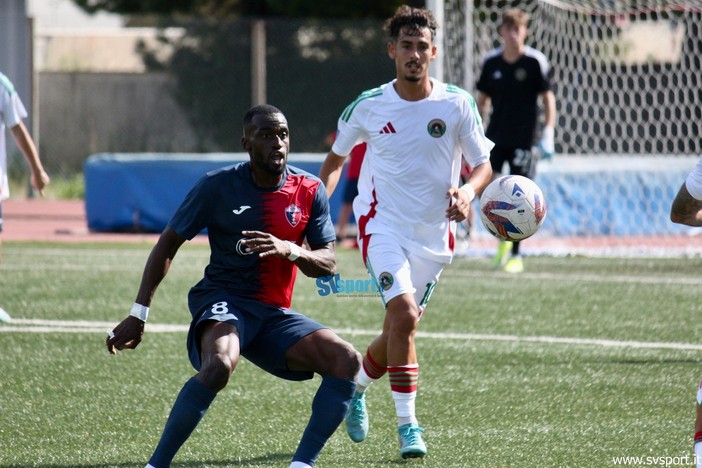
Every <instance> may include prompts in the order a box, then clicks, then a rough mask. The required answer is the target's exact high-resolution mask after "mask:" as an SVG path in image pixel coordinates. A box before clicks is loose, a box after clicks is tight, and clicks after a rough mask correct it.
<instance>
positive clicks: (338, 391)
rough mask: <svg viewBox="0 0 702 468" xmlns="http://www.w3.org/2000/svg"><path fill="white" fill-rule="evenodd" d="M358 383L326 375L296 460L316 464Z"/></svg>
mask: <svg viewBox="0 0 702 468" xmlns="http://www.w3.org/2000/svg"><path fill="white" fill-rule="evenodd" d="M355 391H356V382H354V381H353V380H345V379H340V378H338V377H324V378H323V379H322V384H321V385H320V386H319V389H318V390H317V394H316V395H315V396H314V399H313V400H312V416H310V420H309V422H308V423H307V427H306V428H305V432H304V433H303V434H302V439H300V445H298V446H297V451H296V452H295V456H293V461H301V462H305V463H307V464H308V465H312V464H314V461H315V460H316V459H317V457H318V456H319V453H320V452H321V451H322V449H323V448H324V444H326V443H327V440H329V438H330V437H331V436H332V434H334V431H336V429H337V428H338V427H339V424H341V421H343V420H344V416H346V411H347V410H348V409H349V404H350V402H351V398H352V397H353V394H354V392H355Z"/></svg>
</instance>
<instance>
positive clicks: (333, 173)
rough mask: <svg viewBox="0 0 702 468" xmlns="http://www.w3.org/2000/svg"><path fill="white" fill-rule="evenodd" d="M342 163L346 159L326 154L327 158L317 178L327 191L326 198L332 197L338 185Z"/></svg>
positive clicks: (330, 153)
mask: <svg viewBox="0 0 702 468" xmlns="http://www.w3.org/2000/svg"><path fill="white" fill-rule="evenodd" d="M344 161H346V157H344V156H341V155H338V154H336V153H335V152H333V151H330V152H329V154H327V158H326V159H325V160H324V162H323V163H322V168H321V169H320V170H319V178H320V179H321V180H322V183H323V184H324V186H325V187H326V189H327V196H328V197H331V196H332V193H334V189H336V186H337V184H338V183H339V178H340V177H341V170H342V169H343V167H344Z"/></svg>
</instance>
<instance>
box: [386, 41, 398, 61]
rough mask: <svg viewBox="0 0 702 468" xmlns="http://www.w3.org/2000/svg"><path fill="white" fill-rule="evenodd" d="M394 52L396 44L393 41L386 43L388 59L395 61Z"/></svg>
mask: <svg viewBox="0 0 702 468" xmlns="http://www.w3.org/2000/svg"><path fill="white" fill-rule="evenodd" d="M395 52H397V44H396V43H395V41H388V57H390V58H391V59H392V60H395Z"/></svg>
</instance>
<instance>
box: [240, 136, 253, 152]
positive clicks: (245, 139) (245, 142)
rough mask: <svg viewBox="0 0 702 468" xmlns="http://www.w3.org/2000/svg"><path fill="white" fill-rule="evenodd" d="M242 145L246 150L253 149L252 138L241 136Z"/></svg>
mask: <svg viewBox="0 0 702 468" xmlns="http://www.w3.org/2000/svg"><path fill="white" fill-rule="evenodd" d="M241 146H242V147H243V148H244V150H246V152H248V151H249V150H250V149H251V140H249V137H246V136H243V137H241Z"/></svg>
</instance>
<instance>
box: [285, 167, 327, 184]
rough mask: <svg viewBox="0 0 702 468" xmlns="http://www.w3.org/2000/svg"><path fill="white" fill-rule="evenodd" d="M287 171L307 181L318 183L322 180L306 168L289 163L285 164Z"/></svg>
mask: <svg viewBox="0 0 702 468" xmlns="http://www.w3.org/2000/svg"><path fill="white" fill-rule="evenodd" d="M287 171H288V174H290V175H291V176H293V177H299V178H302V179H308V180H309V181H311V182H314V183H318V184H319V183H321V182H322V181H321V180H320V178H319V177H317V176H316V175H314V174H312V173H311V172H307V171H306V170H304V169H300V168H299V167H297V166H294V165H291V164H288V165H287Z"/></svg>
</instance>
